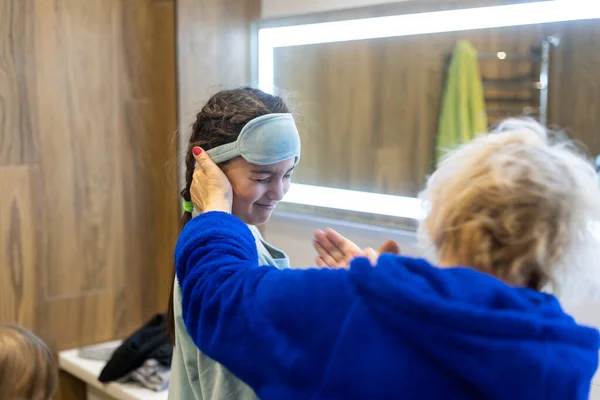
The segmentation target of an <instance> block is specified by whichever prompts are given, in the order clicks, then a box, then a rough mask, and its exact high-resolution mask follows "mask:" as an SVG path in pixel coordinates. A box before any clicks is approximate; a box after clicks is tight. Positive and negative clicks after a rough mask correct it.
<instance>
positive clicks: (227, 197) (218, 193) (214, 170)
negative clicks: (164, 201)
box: [190, 147, 233, 213]
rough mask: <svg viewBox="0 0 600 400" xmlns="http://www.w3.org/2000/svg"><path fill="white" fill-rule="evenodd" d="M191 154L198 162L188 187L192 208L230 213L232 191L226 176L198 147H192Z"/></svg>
mask: <svg viewBox="0 0 600 400" xmlns="http://www.w3.org/2000/svg"><path fill="white" fill-rule="evenodd" d="M192 152H193V153H194V158H195V159H196V161H197V162H198V166H197V167H196V169H195V170H194V180H193V181H192V186H191V187H190V195H191V197H192V202H193V203H194V208H195V209H196V210H198V211H201V212H208V211H223V212H226V213H231V205H232V202H233V190H232V189H231V184H230V183H229V180H228V179H227V176H225V174H224V173H223V171H221V168H219V167H218V166H217V164H215V163H214V162H213V160H212V159H211V158H210V156H209V155H208V154H206V152H205V151H203V150H202V149H201V148H200V147H194V149H193V150H192Z"/></svg>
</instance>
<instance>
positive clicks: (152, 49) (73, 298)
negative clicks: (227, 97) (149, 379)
mask: <svg viewBox="0 0 600 400" xmlns="http://www.w3.org/2000/svg"><path fill="white" fill-rule="evenodd" d="M175 61H176V60H175V2H174V1H172V0H171V1H154V0H90V1H85V2H81V1H79V0H39V1H30V0H24V1H21V0H14V1H13V0H0V132H1V134H2V136H1V137H0V188H1V190H0V320H2V321H10V322H16V323H19V324H21V325H24V326H26V327H28V328H30V329H33V330H34V331H35V332H36V333H37V334H38V335H40V336H41V337H42V339H44V340H45V341H46V342H48V344H49V345H50V346H51V347H52V349H53V350H55V351H60V350H63V349H66V348H72V347H78V346H82V345H86V344H90V343H96V342H102V341H107V340H111V339H116V338H123V337H124V336H125V335H127V334H130V333H131V332H132V331H133V330H135V329H137V328H138V327H139V326H140V325H141V324H142V323H143V322H145V321H146V320H147V319H148V318H149V317H150V316H151V315H152V314H154V313H156V312H163V311H165V308H166V303H165V302H166V299H167V296H168V293H169V289H170V278H171V271H172V251H173V245H174V243H175V239H176V237H177V227H178V204H177V186H176V182H177V178H176V170H175V169H174V168H173V167H172V165H174V164H175V163H176V158H177V155H176V149H175V141H174V140H175V139H174V133H175V130H176V124H177V122H176V121H177V117H176V115H177V108H176V79H175V78H176V76H175V74H176V72H175ZM7 99H9V100H10V101H7ZM61 382H62V379H61ZM66 386H68V385H66ZM67 389H68V388H67ZM63 394H64V393H63ZM73 396H76V394H75V395H73V394H69V393H68V390H67V393H66V394H65V395H64V396H63V397H60V395H59V397H60V398H61V399H70V398H74V397H73ZM75 398H76V397H75Z"/></svg>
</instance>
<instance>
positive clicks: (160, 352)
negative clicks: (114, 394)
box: [98, 314, 173, 382]
mask: <svg viewBox="0 0 600 400" xmlns="http://www.w3.org/2000/svg"><path fill="white" fill-rule="evenodd" d="M166 320H167V315H166V314H156V315H155V316H154V317H153V318H152V319H151V320H150V321H148V322H147V323H146V324H145V325H144V326H143V327H141V328H140V329H138V330H137V331H136V332H134V333H133V334H132V335H131V336H129V337H128V338H127V339H125V341H124V342H123V344H122V345H121V346H119V348H117V349H116V350H115V352H114V353H113V355H112V357H111V358H110V360H108V362H107V363H106V365H105V366H104V369H103V370H102V372H101V373H100V376H99V377H98V380H99V381H100V382H112V381H116V380H119V379H121V378H123V377H125V376H126V375H128V374H129V373H131V372H133V371H135V370H136V369H138V368H139V367H141V366H142V365H143V364H144V362H145V361H146V360H149V359H154V360H157V361H158V362H159V363H161V364H162V365H166V366H169V367H170V366H171V357H172V355H173V345H172V344H171V341H170V340H169V337H168V336H167V335H166V334H165V322H166Z"/></svg>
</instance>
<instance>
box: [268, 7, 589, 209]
mask: <svg viewBox="0 0 600 400" xmlns="http://www.w3.org/2000/svg"><path fill="white" fill-rule="evenodd" d="M561 4H562V5H563V6H564V4H565V3H564V2H563V1H550V2H540V3H528V4H520V5H512V6H501V7H484V8H479V9H472V10H454V11H449V12H448V11H446V12H431V13H422V14H412V15H402V16H396V17H384V18H379V19H378V18H375V19H366V20H350V21H344V22H342V23H341V24H340V23H337V24H338V25H335V24H336V23H334V25H331V24H330V25H329V26H327V25H328V24H327V23H325V24H315V25H303V26H300V27H294V26H292V27H287V30H286V27H282V28H266V29H261V30H260V31H259V46H262V48H261V47H259V82H260V83H261V87H263V88H266V89H267V90H273V89H272V86H271V85H273V86H274V87H276V88H278V89H280V90H282V91H283V92H284V93H291V95H292V105H293V106H294V108H295V111H296V113H297V120H298V125H299V128H300V130H301V134H302V138H303V157H302V162H301V163H300V166H299V167H298V170H297V172H296V174H295V178H294V181H295V183H296V184H300V185H299V189H301V190H302V191H305V190H309V189H311V188H312V189H314V187H319V188H338V189H345V190H351V191H358V192H366V193H371V194H372V193H375V194H387V195H393V196H403V197H408V198H410V199H412V198H414V197H415V196H417V194H418V192H419V191H420V190H421V189H422V188H423V185H424V183H425V180H426V178H427V176H428V174H430V173H431V172H432V171H433V170H434V168H435V165H436V149H437V147H438V146H437V144H438V132H439V131H440V126H441V124H443V123H444V122H443V120H442V119H441V118H440V112H441V108H442V104H443V102H444V101H445V99H444V92H445V86H446V84H447V81H448V79H449V76H448V75H449V72H448V70H449V68H448V67H449V64H450V62H451V59H452V54H453V52H454V51H455V49H456V46H457V44H458V43H459V42H461V41H465V42H466V43H468V44H469V45H470V46H472V48H474V49H475V50H476V52H477V61H476V64H477V67H478V69H479V72H480V73H479V75H480V76H479V77H474V76H470V77H469V79H479V84H480V85H481V86H482V91H483V100H484V105H483V107H484V111H485V115H486V116H487V126H489V125H493V124H494V123H496V122H497V121H499V120H500V119H503V118H506V117H510V116H523V115H528V116H531V117H534V118H536V119H538V120H540V121H542V122H546V123H547V124H548V125H549V126H558V127H560V128H564V129H566V130H567V132H568V134H569V135H570V136H571V137H572V138H573V139H575V140H577V141H579V142H581V143H582V144H583V145H584V146H585V147H586V148H587V151H588V152H589V153H590V155H594V156H595V155H598V154H600V133H598V130H597V129H598V126H599V124H600V113H598V112H597V110H598V107H600V76H599V75H598V74H597V72H596V71H598V70H599V69H600V19H594V18H600V12H599V11H598V10H596V9H597V8H598V7H595V6H594V7H593V8H594V10H590V9H588V10H585V9H584V8H585V6H584V5H583V3H581V5H579V6H577V5H571V6H570V7H567V8H561V7H563V6H561ZM569 4H570V3H569ZM519 7H520V8H519ZM532 7H538V8H537V9H534V8H532ZM543 7H545V8H543ZM577 7H579V9H576V10H573V8H577ZM532 10H533V11H535V12H536V13H537V14H531V11H532ZM564 10H568V13H565V11H564ZM561 11H562V12H561ZM469 12H478V13H479V14H478V16H477V18H476V19H475V21H473V20H472V19H473V18H475V16H473V15H468V13H469ZM482 12H483V13H484V14H482ZM449 13H450V14H449ZM457 13H462V14H457ZM527 13H529V14H527ZM596 14H598V15H596ZM523 15H527V16H528V17H529V19H528V20H527V21H528V22H523V18H522V17H523ZM531 15H534V16H535V17H532V16H531ZM467 16H468V18H465V17H467ZM442 17H443V18H442ZM386 18H388V21H387V22H386V21H385V19H386ZM389 18H404V19H403V20H402V21H400V20H396V21H395V23H394V24H392V25H391V28H390V29H387V30H386V27H385V26H383V25H385V24H387V23H389ZM407 18H409V19H407ZM419 18H420V19H419ZM457 18H458V20H457ZM486 18H487V19H486ZM586 18H589V19H586ZM564 19H567V20H566V21H565V20H564ZM568 19H577V20H575V21H569V20H568ZM580 19H584V20H580ZM375 20H378V21H375ZM533 20H537V21H540V23H529V22H532V21H533ZM361 21H362V22H361ZM373 21H375V22H373ZM457 21H458V22H457ZM461 21H466V22H463V23H462V24H461V23H460V22H461ZM494 21H495V22H494ZM554 21H558V22H554ZM344 24H347V25H346V26H345V25H344ZM444 24H445V25H444ZM477 24H478V26H475V25H477ZM486 24H487V25H492V26H496V27H487V26H486ZM509 25H516V26H509ZM398 27H401V28H398ZM298 28H300V29H298ZM470 28H471V29H472V30H468V29H470ZM475 28H481V29H475ZM483 28H485V29H483ZM361 29H362V30H361ZM410 29H412V30H413V31H410ZM444 30H446V31H444ZM344 32H345V33H344ZM361 32H362V33H361ZM428 32H431V33H428ZM361 34H362V35H363V36H361ZM328 35H329V36H328ZM377 35H379V36H381V37H378V36H377ZM386 36H387V37H386ZM363 37H364V38H363ZM356 38H359V39H361V40H356ZM311 41H315V42H318V43H311ZM265 48H266V49H267V50H265ZM269 68H271V69H269ZM457 145H458V143H457ZM304 185H308V186H306V187H305V186H304ZM299 192H300V190H298V191H297V192H296V193H294V192H293V191H291V192H290V193H291V194H292V200H290V201H291V202H292V203H293V202H297V203H300V204H309V203H302V201H296V200H297V199H298V198H301V197H302V196H300V195H299V194H298V193H299ZM307 193H308V192H306V193H304V194H307ZM315 193H316V192H315ZM304 197H305V198H306V197H310V198H311V199H312V200H311V202H310V205H312V206H315V205H316V206H319V204H318V203H319V201H317V200H315V195H313V196H304ZM327 197H330V198H339V199H338V200H339V201H336V202H335V204H340V206H339V207H338V206H336V205H335V204H333V205H332V204H331V201H330V202H329V204H326V205H325V206H326V207H329V208H333V209H336V208H337V209H345V210H351V209H352V207H346V208H344V206H343V204H342V203H344V202H345V200H344V199H348V201H350V199H351V198H352V197H353V195H352V193H350V192H344V193H341V194H335V192H331V193H330V194H329V196H328V195H327V193H326V192H323V194H322V198H327ZM372 199H373V201H374V202H377V201H378V200H377V199H380V198H377V197H373V198H372ZM402 200H407V199H402ZM344 204H345V203H344ZM377 204H379V203H373V202H370V204H367V205H366V207H367V208H370V209H371V211H368V210H367V211H366V212H367V213H372V214H384V213H383V212H380V210H378V208H379V209H380V208H381V207H377ZM413 205H414V204H413ZM321 206H322V204H321ZM355 211H361V210H355ZM363 211H364V210H363ZM388 215H389V214H388ZM402 217H405V218H411V216H410V215H402ZM416 217H417V216H416V215H415V218H416Z"/></svg>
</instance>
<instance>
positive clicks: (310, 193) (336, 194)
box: [283, 183, 425, 219]
mask: <svg viewBox="0 0 600 400" xmlns="http://www.w3.org/2000/svg"><path fill="white" fill-rule="evenodd" d="M283 201H285V202H286V203H293V204H301V205H305V206H316V207H325V208H333V209H336V210H346V211H356V212H363V213H368V214H379V215H387V216H391V217H400V218H411V219H422V218H423V217H425V208H424V207H423V202H422V201H421V200H419V199H416V198H414V197H402V196H392V195H388V194H380V193H369V192H358V191H355V190H345V189H335V188H330V187H323V186H312V185H302V184H299V183H293V184H292V185H291V187H290V190H289V192H288V193H287V194H286V195H285V197H284V200H283Z"/></svg>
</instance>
